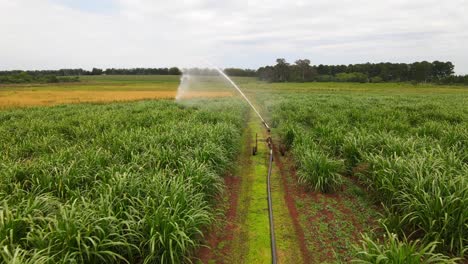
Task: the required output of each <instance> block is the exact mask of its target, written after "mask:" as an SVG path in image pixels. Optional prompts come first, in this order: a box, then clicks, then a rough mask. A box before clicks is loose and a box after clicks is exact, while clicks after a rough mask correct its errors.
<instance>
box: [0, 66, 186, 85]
mask: <svg viewBox="0 0 468 264" xmlns="http://www.w3.org/2000/svg"><path fill="white" fill-rule="evenodd" d="M104 74H105V75H181V74H182V72H181V71H180V70H179V68H177V67H172V68H131V69H116V68H110V69H100V68H93V69H92V70H90V71H88V70H83V69H60V70H36V71H21V70H13V71H0V83H4V84H10V83H12V84H15V83H58V82H77V81H79V76H84V75H104Z"/></svg>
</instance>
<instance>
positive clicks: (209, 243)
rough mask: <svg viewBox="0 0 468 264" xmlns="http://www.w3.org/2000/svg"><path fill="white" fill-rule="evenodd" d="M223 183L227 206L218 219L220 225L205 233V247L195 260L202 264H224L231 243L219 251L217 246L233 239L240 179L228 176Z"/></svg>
mask: <svg viewBox="0 0 468 264" xmlns="http://www.w3.org/2000/svg"><path fill="white" fill-rule="evenodd" d="M224 183H225V185H226V193H227V195H228V197H229V199H228V202H227V203H228V206H225V208H224V212H223V213H224V215H223V216H221V218H223V219H219V220H221V222H222V225H220V226H215V227H212V228H211V230H208V232H206V233H207V234H208V235H207V236H206V247H202V248H201V249H200V251H199V252H198V254H197V259H199V260H200V261H201V262H202V263H208V262H209V261H215V263H224V260H225V256H226V255H227V254H228V253H229V250H230V247H231V243H226V245H225V246H224V247H223V248H221V249H219V245H220V243H221V242H225V241H228V242H230V241H232V240H233V237H234V231H235V229H236V224H235V223H236V218H237V203H238V200H239V189H240V183H241V178H240V177H236V176H233V175H228V176H226V177H225V178H224Z"/></svg>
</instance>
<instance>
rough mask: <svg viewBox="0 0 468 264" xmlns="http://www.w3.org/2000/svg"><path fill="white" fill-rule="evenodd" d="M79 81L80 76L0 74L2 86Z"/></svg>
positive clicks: (23, 73) (21, 73) (24, 73)
mask: <svg viewBox="0 0 468 264" xmlns="http://www.w3.org/2000/svg"><path fill="white" fill-rule="evenodd" d="M78 81H79V78H78V76H56V75H53V74H36V75H32V74H29V73H27V72H15V73H10V74H0V84H19V83H63V82H78Z"/></svg>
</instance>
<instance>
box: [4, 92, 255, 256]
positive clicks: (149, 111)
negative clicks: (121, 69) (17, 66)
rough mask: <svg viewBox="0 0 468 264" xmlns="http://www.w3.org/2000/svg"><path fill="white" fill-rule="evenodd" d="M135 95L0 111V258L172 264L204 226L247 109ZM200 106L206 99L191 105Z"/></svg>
mask: <svg viewBox="0 0 468 264" xmlns="http://www.w3.org/2000/svg"><path fill="white" fill-rule="evenodd" d="M197 105H198V106H184V105H178V104H176V103H174V102H172V101H142V102H137V103H114V104H109V105H93V104H83V105H73V106H66V105H64V106H58V107H51V108H32V109H25V110H11V111H2V112H0V120H1V122H0V149H1V154H0V197H1V201H2V202H1V204H0V237H1V241H0V244H1V251H0V256H1V259H2V262H6V263H26V262H27V263H122V262H128V263H138V262H142V263H153V262H157V263H175V262H182V261H183V260H184V259H186V258H187V257H189V256H190V254H191V253H192V252H193V249H194V248H196V247H197V245H199V242H200V240H201V239H202V236H201V235H202V233H201V230H202V228H203V227H206V226H207V225H209V224H210V223H212V221H213V219H214V216H215V214H216V211H214V210H213V200H214V197H216V195H217V194H219V193H220V191H222V189H223V188H222V178H221V176H222V175H223V173H225V172H226V170H227V169H229V168H230V167H231V161H232V159H233V158H234V157H235V154H236V153H237V151H238V149H239V140H240V136H241V131H242V127H243V125H244V124H243V116H245V113H246V107H245V106H244V105H243V104H241V103H240V102H239V101H226V100H212V101H210V103H209V104H208V105H206V104H205V103H203V102H200V103H199V104H197ZM201 105H205V106H201Z"/></svg>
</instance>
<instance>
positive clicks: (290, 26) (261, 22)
mask: <svg viewBox="0 0 468 264" xmlns="http://www.w3.org/2000/svg"><path fill="white" fill-rule="evenodd" d="M467 14H468V0H446V1H440V0H412V1H408V0H392V1H383V0H313V1H312V0H269V1H267V0H185V1H178V0H0V69H58V68H78V67H81V68H86V69H89V68H91V67H102V68H108V67H166V66H180V67H184V66H194V65H195V66H196V65H200V66H203V61H204V60H208V61H211V62H212V63H214V64H217V65H219V66H221V67H248V68H257V67H259V66H263V65H268V64H274V61H275V59H276V58H278V57H283V58H286V59H287V60H288V61H290V62H293V61H294V60H296V59H299V58H309V59H310V60H311V61H312V63H313V64H349V63H361V62H367V61H370V62H381V61H389V62H413V61H419V60H429V61H432V60H443V61H446V60H450V61H452V62H453V63H454V64H455V66H456V68H455V70H456V72H457V73H459V74H468V15H467Z"/></svg>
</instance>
